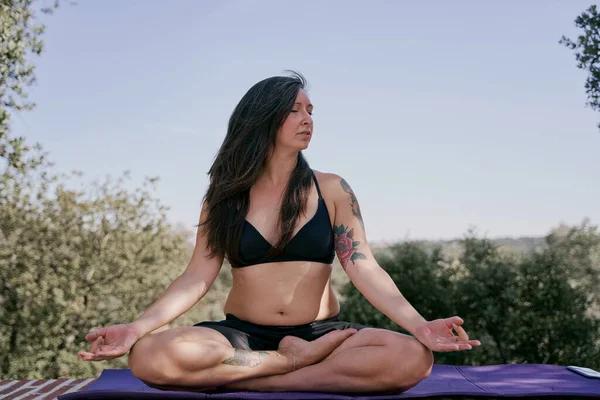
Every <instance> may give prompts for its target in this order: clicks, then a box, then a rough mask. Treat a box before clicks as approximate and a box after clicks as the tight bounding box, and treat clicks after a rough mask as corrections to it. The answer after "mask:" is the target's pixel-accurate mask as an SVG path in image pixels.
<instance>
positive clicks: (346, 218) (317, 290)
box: [79, 91, 479, 393]
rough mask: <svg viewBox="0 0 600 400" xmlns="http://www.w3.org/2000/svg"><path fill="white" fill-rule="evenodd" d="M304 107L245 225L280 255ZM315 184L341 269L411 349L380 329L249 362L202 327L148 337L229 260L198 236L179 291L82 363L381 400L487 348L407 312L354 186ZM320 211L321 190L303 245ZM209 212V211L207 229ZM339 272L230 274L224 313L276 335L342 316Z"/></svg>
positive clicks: (283, 344) (172, 379)
mask: <svg viewBox="0 0 600 400" xmlns="http://www.w3.org/2000/svg"><path fill="white" fill-rule="evenodd" d="M296 102H297V103H296V105H295V106H294V110H293V112H292V113H290V115H289V116H288V118H287V119H286V120H285V122H284V124H283V126H282V127H281V128H280V131H279V133H278V137H277V143H276V146H275V148H274V149H272V151H271V153H270V156H269V158H268V161H267V163H266V165H265V166H264V167H263V170H262V171H261V174H260V176H259V177H258V179H257V181H256V182H255V184H254V185H253V186H252V189H251V190H250V207H249V210H248V213H247V216H246V219H247V220H248V222H249V223H251V224H252V225H253V226H254V227H255V228H256V230H258V232H259V233H260V234H261V235H262V236H263V237H264V239H265V240H267V241H268V242H269V243H271V244H273V243H275V242H276V241H277V237H278V234H279V232H278V230H277V227H276V225H275V221H276V219H277V218H276V217H275V215H276V213H277V212H278V209H279V207H280V200H281V195H282V193H283V190H284V188H285V186H286V184H287V182H288V180H289V176H290V173H291V171H292V170H293V168H294V167H295V163H296V160H297V155H298V151H301V150H304V149H305V148H307V147H308V143H309V142H310V138H311V136H312V129H313V126H312V117H311V113H312V105H311V104H310V101H309V100H308V97H307V96H306V94H305V93H304V92H303V91H300V92H299V93H298V97H297V99H296ZM306 132H308V133H309V134H306ZM315 174H316V178H317V180H318V182H319V186H320V188H321V193H322V195H323V198H324V200H325V204H326V206H327V209H328V212H329V217H330V222H331V223H332V230H333V232H334V237H335V247H336V252H337V256H338V258H339V260H340V263H341V265H342V267H343V268H344V270H345V271H346V273H347V274H348V276H349V277H350V278H351V280H352V281H353V283H354V284H355V286H356V287H357V288H358V289H359V290H360V291H361V293H363V295H365V297H366V298H367V299H368V300H369V302H371V304H373V305H374V306H375V307H377V308H378V309H379V310H380V311H381V312H382V313H384V314H385V315H387V316H388V317H389V318H391V319H392V320H394V321H401V322H402V325H403V326H404V327H405V328H406V329H407V330H408V331H409V332H411V334H413V336H414V337H412V336H407V335H402V334H399V333H397V332H392V331H388V330H383V329H374V328H367V329H362V330H360V331H358V332H357V331H356V330H355V329H346V330H338V331H333V332H330V333H328V334H326V335H324V336H322V337H320V338H319V339H316V340H314V341H312V342H307V341H305V340H302V339H300V338H298V337H293V336H286V337H284V338H283V339H282V340H281V341H280V343H279V346H278V348H277V349H272V350H269V351H249V350H242V349H234V348H233V347H232V345H231V344H230V343H229V341H228V340H227V339H226V338H225V336H223V335H222V334H221V333H219V332H217V331H216V330H212V329H209V328H205V327H181V328H173V329H169V330H166V331H163V332H159V333H155V334H151V335H147V334H148V333H149V332H151V331H153V330H154V329H156V328H157V327H159V326H162V325H164V324H165V323H168V322H170V321H171V320H172V319H174V318H175V317H176V316H178V315H181V313H183V312H185V311H187V309H189V308H190V307H191V306H192V305H193V304H195V303H196V302H197V301H198V300H199V299H200V298H202V296H204V295H205V294H206V291H207V290H208V288H209V287H210V285H211V284H212V282H213V281H214V279H215V278H216V276H217V274H218V272H219V269H220V268H221V263H222V260H223V259H222V257H221V258H218V257H215V258H212V259H211V258H208V257H207V256H206V251H205V250H204V249H205V248H206V241H205V238H204V237H202V235H200V234H199V235H198V237H197V244H196V249H195V251H194V255H193V256H192V260H191V261H190V265H189V266H188V268H187V269H186V271H185V272H184V274H183V275H182V276H181V277H180V278H181V279H179V278H178V279H177V280H176V281H174V282H173V283H172V284H171V286H170V288H169V289H168V290H167V291H166V292H165V294H163V296H162V297H161V298H160V299H158V300H157V302H156V303H155V304H153V305H152V306H151V307H150V308H149V309H148V310H147V311H146V312H145V313H144V314H143V315H142V316H141V317H140V318H138V320H136V321H134V322H133V323H132V324H126V325H117V326H111V327H108V328H101V329H98V330H96V331H94V332H90V333H88V335H87V336H86V339H87V340H89V341H91V342H92V344H91V346H90V349H89V351H81V352H80V353H79V355H80V356H81V357H82V359H84V360H103V359H110V358H115V357H118V356H121V355H123V354H126V353H127V351H129V350H130V349H131V351H130V353H129V366H130V368H131V370H132V372H133V374H134V375H135V376H136V377H138V378H139V379H141V380H143V381H144V382H146V383H147V384H149V385H151V386H155V387H160V388H170V389H178V390H196V391H208V390H214V389H235V390H256V391H324V392H354V393H357V392H370V393H373V392H389V391H399V390H406V389H408V388H410V387H412V386H414V385H416V384H417V383H418V382H420V381H421V380H422V379H424V378H426V377H427V376H428V375H429V373H430V372H431V367H432V364H433V355H432V350H434V351H456V350H468V349H471V348H472V347H473V346H477V345H479V342H478V341H476V340H471V339H469V337H468V336H467V334H466V332H465V331H464V329H462V327H461V326H460V325H461V324H462V320H461V319H460V318H458V317H452V318H446V319H440V320H435V321H425V320H424V319H423V318H422V317H421V316H420V315H419V314H418V313H417V312H416V311H415V310H414V309H413V308H412V307H411V306H410V304H408V302H406V301H405V299H404V298H403V297H402V295H401V294H400V293H399V292H398V290H397V288H396V286H395V285H394V283H393V281H392V280H391V278H390V277H389V275H387V273H386V272H385V271H383V270H382V269H381V268H380V267H379V266H378V265H377V263H376V262H375V260H374V258H373V255H372V254H371V251H370V249H369V247H368V244H367V242H366V236H365V232H364V223H363V221H362V215H361V212H360V207H359V205H358V200H357V198H356V196H355V195H354V193H353V191H352V189H351V188H350V185H349V184H348V183H347V182H346V181H345V180H343V179H342V178H340V177H339V176H337V175H335V174H326V173H321V172H318V171H315ZM317 207H318V196H317V191H316V188H315V187H314V185H313V187H312V188H311V191H310V194H309V198H308V203H307V204H306V207H305V212H304V214H303V215H301V216H300V218H299V220H298V221H297V222H296V228H295V231H294V235H295V234H296V233H297V232H298V231H299V230H300V229H301V228H302V227H303V226H304V225H305V224H306V223H307V222H308V221H309V220H310V219H311V218H312V217H313V216H314V215H315V213H316V211H317ZM205 212H206V209H205V208H204V207H203V211H202V214H201V220H202V218H203V217H202V215H204V213H205ZM331 268H332V266H331V265H327V264H321V263H317V262H299V261H290V262H281V263H267V264H258V265H254V266H250V267H246V268H239V269H233V270H232V276H233V285H232V289H231V291H230V293H229V296H228V298H227V301H226V304H225V309H224V311H225V313H231V314H234V315H235V316H237V317H238V318H241V319H243V320H246V321H249V322H252V323H256V324H261V325H279V326H280V325H301V324H306V323H310V322H313V321H316V320H322V319H325V318H328V317H331V316H334V315H337V314H338V313H339V310H340V306H339V302H338V300H337V298H336V296H335V293H334V291H333V288H332V287H331ZM182 293H184V294H185V296H183V295H182ZM398 323H400V322H398ZM455 333H456V335H455ZM457 335H458V336H457ZM294 366H295V370H294Z"/></svg>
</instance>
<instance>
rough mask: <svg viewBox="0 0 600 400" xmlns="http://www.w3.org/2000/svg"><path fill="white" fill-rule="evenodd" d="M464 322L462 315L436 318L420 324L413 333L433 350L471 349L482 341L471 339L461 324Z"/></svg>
mask: <svg viewBox="0 0 600 400" xmlns="http://www.w3.org/2000/svg"><path fill="white" fill-rule="evenodd" d="M463 322H464V321H463V320H462V318H460V317H451V318H443V319H436V320H433V321H427V322H426V323H424V324H422V325H420V326H418V327H417V328H415V330H414V332H412V333H413V335H414V336H415V338H417V340H419V342H421V343H423V344H424V345H425V346H427V348H429V349H430V350H431V351H438V352H442V351H457V350H471V349H472V348H473V346H479V345H480V344H481V343H480V342H479V340H471V339H469V335H467V332H465V330H464V329H463V328H462V326H461V325H462V324H463ZM454 332H456V335H455V334H454Z"/></svg>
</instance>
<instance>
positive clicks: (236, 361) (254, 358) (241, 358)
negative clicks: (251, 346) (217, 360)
mask: <svg viewBox="0 0 600 400" xmlns="http://www.w3.org/2000/svg"><path fill="white" fill-rule="evenodd" d="M261 353H266V352H261ZM259 354H260V353H259ZM261 355H262V354H261ZM221 364H226V365H237V366H241V367H250V368H254V367H257V366H259V365H260V364H261V360H260V356H259V355H257V354H253V353H252V352H251V351H249V350H242V349H233V357H229V358H228V359H226V360H225V361H223V362H222V363H221Z"/></svg>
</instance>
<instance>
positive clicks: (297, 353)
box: [278, 328, 357, 369]
mask: <svg viewBox="0 0 600 400" xmlns="http://www.w3.org/2000/svg"><path fill="white" fill-rule="evenodd" d="M356 332H357V330H356V329H354V328H351V329H343V330H335V331H333V332H329V333H328V334H326V335H323V336H321V337H320V338H318V339H316V340H313V341H312V342H307V341H306V340H304V339H300V338H299V337H296V336H286V337H284V338H283V339H281V341H280V342H279V349H278V351H280V352H281V353H282V354H283V355H285V356H286V357H289V354H292V355H293V356H294V357H296V369H299V368H302V367H306V366H308V365H313V364H316V363H318V362H319V361H321V360H323V359H324V358H325V357H327V356H328V355H329V354H331V353H332V352H333V351H334V350H335V349H336V348H337V347H338V346H339V345H340V344H342V342H343V341H344V340H346V339H348V338H349V337H350V336H352V335H354V334H355V333H356ZM286 353H289V354H286Z"/></svg>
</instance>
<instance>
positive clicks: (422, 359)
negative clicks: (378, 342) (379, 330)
mask: <svg viewBox="0 0 600 400" xmlns="http://www.w3.org/2000/svg"><path fill="white" fill-rule="evenodd" d="M392 341H393V342H394V343H391V344H390V348H391V349H393V351H392V352H391V353H393V356H392V358H393V361H391V364H392V367H391V369H392V370H393V371H395V373H391V374H389V375H388V377H389V382H388V384H389V385H390V386H391V389H393V390H407V389H409V388H411V387H413V386H415V385H416V384H417V383H419V382H420V381H422V380H423V379H425V378H427V377H428V376H429V375H430V374H431V370H432V368H433V363H434V358H433V353H432V352H431V350H429V349H428V348H427V347H426V346H424V345H423V344H422V343H421V342H419V341H418V340H417V339H415V338H414V337H411V336H404V337H402V338H396V339H395V340H392Z"/></svg>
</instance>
